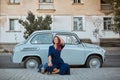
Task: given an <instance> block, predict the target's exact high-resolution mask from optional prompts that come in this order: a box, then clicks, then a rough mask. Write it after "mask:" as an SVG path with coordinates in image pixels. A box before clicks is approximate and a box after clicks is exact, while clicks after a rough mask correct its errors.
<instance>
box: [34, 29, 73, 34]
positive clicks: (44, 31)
mask: <svg viewBox="0 0 120 80" xmlns="http://www.w3.org/2000/svg"><path fill="white" fill-rule="evenodd" d="M39 32H43V33H66V34H67V33H68V34H72V32H70V31H64V30H62V31H61V30H59V31H57V30H39V31H35V32H33V33H39Z"/></svg>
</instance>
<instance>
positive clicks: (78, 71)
mask: <svg viewBox="0 0 120 80" xmlns="http://www.w3.org/2000/svg"><path fill="white" fill-rule="evenodd" d="M0 80H120V68H99V69H90V68H71V75H59V74H55V75H48V74H41V73H38V72H37V69H36V70H29V69H0Z"/></svg>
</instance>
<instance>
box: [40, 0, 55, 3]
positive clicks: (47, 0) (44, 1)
mask: <svg viewBox="0 0 120 80" xmlns="http://www.w3.org/2000/svg"><path fill="white" fill-rule="evenodd" d="M40 2H41V3H51V2H53V0H40Z"/></svg>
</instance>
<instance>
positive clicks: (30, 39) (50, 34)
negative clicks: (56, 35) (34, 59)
mask: <svg viewBox="0 0 120 80" xmlns="http://www.w3.org/2000/svg"><path fill="white" fill-rule="evenodd" d="M41 34H47V35H51V40H53V35H52V33H37V34H35V35H34V36H33V37H32V38H31V39H30V43H31V44H51V43H52V41H51V42H50V43H33V42H32V40H33V39H34V38H35V37H36V36H38V35H41Z"/></svg>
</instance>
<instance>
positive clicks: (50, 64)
mask: <svg viewBox="0 0 120 80" xmlns="http://www.w3.org/2000/svg"><path fill="white" fill-rule="evenodd" d="M51 60H52V57H51V56H49V57H48V61H49V63H48V66H49V67H51V66H52V62H51Z"/></svg>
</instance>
